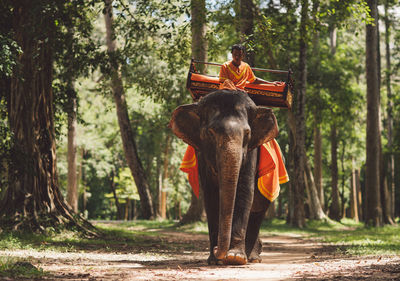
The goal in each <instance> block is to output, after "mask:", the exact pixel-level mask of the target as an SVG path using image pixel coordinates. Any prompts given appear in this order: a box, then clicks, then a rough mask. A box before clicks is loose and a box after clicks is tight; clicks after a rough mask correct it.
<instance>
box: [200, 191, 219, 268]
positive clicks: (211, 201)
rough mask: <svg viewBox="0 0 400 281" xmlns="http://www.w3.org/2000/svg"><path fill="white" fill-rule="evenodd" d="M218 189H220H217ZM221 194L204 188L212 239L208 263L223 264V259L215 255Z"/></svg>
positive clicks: (209, 233) (210, 237)
mask: <svg viewBox="0 0 400 281" xmlns="http://www.w3.org/2000/svg"><path fill="white" fill-rule="evenodd" d="M215 190H217V191H218V189H215ZM218 207H219V194H218V192H213V190H207V188H206V189H205V190H204V208H205V210H206V214H207V222H208V235H209V239H210V255H209V257H208V259H207V262H208V264H210V265H215V264H222V261H221V260H217V258H216V257H215V256H214V251H213V250H214V248H215V246H217V244H218V223H219V222H218V219H219V216H218V214H219V208H218Z"/></svg>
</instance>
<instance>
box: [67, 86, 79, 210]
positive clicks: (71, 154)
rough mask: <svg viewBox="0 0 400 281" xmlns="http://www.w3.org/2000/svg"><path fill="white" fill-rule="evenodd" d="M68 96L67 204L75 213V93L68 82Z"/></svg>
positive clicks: (76, 194) (76, 184)
mask: <svg viewBox="0 0 400 281" xmlns="http://www.w3.org/2000/svg"><path fill="white" fill-rule="evenodd" d="M68 84H69V94H68V152H67V153H68V157H67V159H68V180H67V202H68V204H69V205H70V206H71V208H72V210H74V212H75V213H77V212H78V181H77V168H76V161H77V151H76V148H77V145H76V127H77V124H78V122H77V118H76V110H77V109H76V93H75V89H74V84H73V83H72V82H71V81H70V82H69V83H68Z"/></svg>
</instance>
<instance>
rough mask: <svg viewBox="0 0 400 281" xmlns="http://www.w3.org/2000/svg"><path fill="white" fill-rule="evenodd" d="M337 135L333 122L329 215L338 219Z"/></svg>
mask: <svg viewBox="0 0 400 281" xmlns="http://www.w3.org/2000/svg"><path fill="white" fill-rule="evenodd" d="M337 146H338V144H337V135H336V126H335V124H332V125H331V178H332V202H331V206H330V208H329V217H330V218H331V219H333V220H336V221H340V219H341V216H340V203H339V189H338V166H337Z"/></svg>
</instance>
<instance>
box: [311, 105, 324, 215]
mask: <svg viewBox="0 0 400 281" xmlns="http://www.w3.org/2000/svg"><path fill="white" fill-rule="evenodd" d="M318 115H319V114H318V113H317V112H316V113H315V115H314V179H315V187H316V189H317V191H318V197H319V202H320V204H321V207H322V209H324V206H325V194H324V189H323V188H324V187H323V185H322V136H321V124H320V123H319V122H318V121H317V119H318V118H319V117H318Z"/></svg>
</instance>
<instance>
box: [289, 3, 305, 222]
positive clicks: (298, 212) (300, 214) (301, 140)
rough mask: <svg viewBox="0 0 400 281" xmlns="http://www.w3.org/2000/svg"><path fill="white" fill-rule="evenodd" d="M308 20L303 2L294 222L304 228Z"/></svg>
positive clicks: (295, 151)
mask: <svg viewBox="0 0 400 281" xmlns="http://www.w3.org/2000/svg"><path fill="white" fill-rule="evenodd" d="M307 19H308V1H307V0H302V1H301V21H300V41H299V46H300V56H299V90H298V92H297V96H296V104H295V120H296V135H295V146H294V167H295V169H294V178H293V192H294V194H293V195H294V202H295V203H294V207H295V212H294V220H293V221H292V222H291V224H292V225H293V226H296V227H299V228H303V227H304V226H305V213H304V188H305V178H304V172H305V167H304V163H305V150H304V148H305V129H306V128H305V124H306V123H305V105H306V84H307V67H306V66H307Z"/></svg>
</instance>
